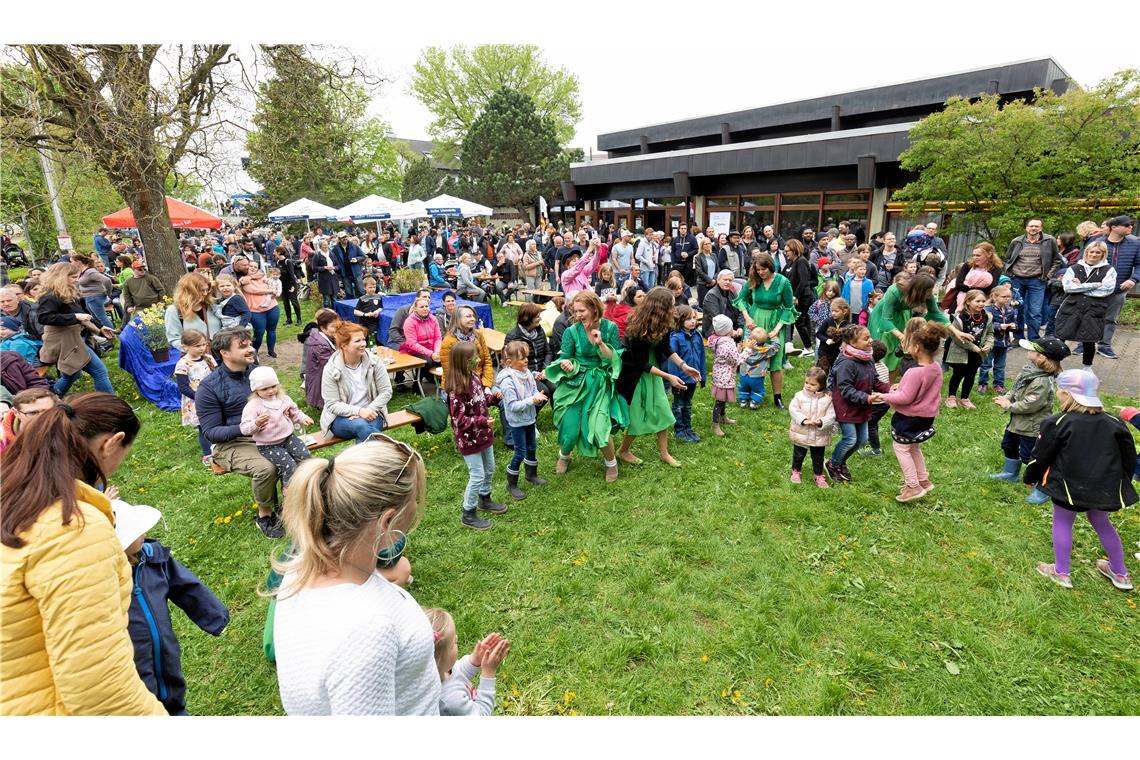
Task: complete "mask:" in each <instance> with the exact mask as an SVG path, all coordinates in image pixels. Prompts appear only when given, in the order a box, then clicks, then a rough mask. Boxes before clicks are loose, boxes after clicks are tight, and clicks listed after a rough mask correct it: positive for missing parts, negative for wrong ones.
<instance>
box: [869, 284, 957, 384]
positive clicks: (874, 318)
mask: <svg viewBox="0 0 1140 760" xmlns="http://www.w3.org/2000/svg"><path fill="white" fill-rule="evenodd" d="M911 317H923V318H924V319H929V320H932V321H934V322H941V323H942V324H944V325H948V324H950V319H949V317H947V316H946V315H945V314H944V313H943V312H942V309H941V307H939V305H938V299H937V298H935V297H934V294H933V293H931V294H930V298H928V299H927V301H926V313H925V314H916V313H913V312H912V311H911V310H910V308H909V307H908V306H907V305H906V299H905V298H903V294H902V291H901V290H899V286H898V285H891V286H890V287H889V288H887V292H886V293H884V294H883V297H882V298H881V299H879V302H878V303H877V304H875V308H874V309H871V316H870V317H868V318H867V329H868V330H870V331H871V338H872V339H873V340H881V341H883V343H884V344H885V345H886V347H887V355H886V356H884V357H883V364H885V365H887V369H889V370H891V371H892V372H894V371H895V370H896V369H898V366H899V360H900V359H899V357H898V356H897V355H895V349H896V348H898V347H899V339H898V338H896V337H895V334H894V332H893V331H894V330H898V331H899V332H902V331H903V330H905V329H906V323H907V322H908V321H909V320H910V318H911Z"/></svg>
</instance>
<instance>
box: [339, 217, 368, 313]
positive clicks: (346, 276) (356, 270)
mask: <svg viewBox="0 0 1140 760" xmlns="http://www.w3.org/2000/svg"><path fill="white" fill-rule="evenodd" d="M332 260H333V266H334V267H336V273H337V276H339V277H340V281H341V283H342V284H343V285H344V297H345V298H360V297H361V296H362V295H364V251H362V250H360V246H358V245H357V244H356V243H354V242H352V241H351V240H349V238H348V233H347V232H345V231H344V230H341V231H340V232H338V233H336V245H334V246H333V248H332Z"/></svg>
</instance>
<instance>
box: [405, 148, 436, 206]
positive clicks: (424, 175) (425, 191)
mask: <svg viewBox="0 0 1140 760" xmlns="http://www.w3.org/2000/svg"><path fill="white" fill-rule="evenodd" d="M445 177H446V175H445V174H444V172H443V171H441V170H439V169H436V168H435V167H433V166H432V165H431V160H430V159H428V158H413V159H410V160H409V161H408V165H407V168H405V169H404V179H403V183H402V186H401V188H400V200H402V201H404V202H407V201H410V200H414V199H416V198H419V199H420V200H421V201H426V200H427V199H428V198H434V197H435V196H437V195H439V194H440V192H441V189H442V188H443V183H444V179H445Z"/></svg>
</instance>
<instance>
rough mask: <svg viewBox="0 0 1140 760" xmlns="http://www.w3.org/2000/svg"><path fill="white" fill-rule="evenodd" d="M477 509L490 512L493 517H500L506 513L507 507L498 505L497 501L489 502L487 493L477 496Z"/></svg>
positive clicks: (489, 497) (489, 498) (489, 495)
mask: <svg viewBox="0 0 1140 760" xmlns="http://www.w3.org/2000/svg"><path fill="white" fill-rule="evenodd" d="M515 477H516V478H517V477H518V476H517V475H516V476H515ZM479 509H482V510H484V511H486V512H490V513H491V514H493V515H501V514H502V513H503V512H506V511H507V505H506V504H500V503H499V502H497V501H491V494H489V493H481V494H479Z"/></svg>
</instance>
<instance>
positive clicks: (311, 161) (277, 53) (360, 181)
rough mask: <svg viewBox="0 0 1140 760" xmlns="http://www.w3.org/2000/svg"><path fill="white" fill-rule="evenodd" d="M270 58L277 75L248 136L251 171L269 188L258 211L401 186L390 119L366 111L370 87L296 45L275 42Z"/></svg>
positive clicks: (265, 88)
mask: <svg viewBox="0 0 1140 760" xmlns="http://www.w3.org/2000/svg"><path fill="white" fill-rule="evenodd" d="M268 57H269V61H270V62H271V64H272V65H273V66H274V74H273V77H272V78H271V79H269V80H268V81H267V82H265V83H264V84H262V85H261V86H260V87H259V88H258V98H257V107H256V110H255V111H254V114H253V127H254V128H253V130H251V131H250V132H249V134H248V135H247V138H246V147H247V149H248V151H249V158H250V165H249V168H248V172H249V175H250V176H251V177H253V178H254V179H256V180H257V181H258V182H259V183H261V185H262V187H263V188H265V192H266V196H265V197H264V198H262V199H260V200H259V201H258V205H257V206H256V207H255V208H254V209H253V212H254V215H255V216H256V215H257V212H258V211H261V212H265V211H268V210H271V209H273V208H276V207H278V206H281V205H283V204H285V203H289V202H291V201H294V200H296V199H297V198H300V197H302V196H304V197H308V198H312V199H314V200H318V201H320V202H322V203H325V204H327V205H330V206H334V207H337V206H343V205H345V204H347V203H349V202H351V201H354V200H357V199H359V198H361V197H363V196H365V195H368V194H370V193H376V194H379V195H384V196H388V197H390V196H391V195H393V194H395V193H396V192H398V191H399V188H400V172H399V168H398V164H397V161H396V150H395V148H394V147H393V146H392V144H391V142H390V141H389V140H388V137H387V132H388V126H387V125H386V124H385V123H384V122H383V121H381V120H380V119H375V118H371V119H369V118H365V113H364V112H365V108H366V106H367V103H368V98H367V93H366V92H365V91H364V89H363V88H361V87H359V86H358V85H356V84H355V83H354V82H353V81H352V79H351V77H341V78H339V79H335V78H334V77H332V76H330V72H329V71H328V69H327V68H326V67H324V66H323V65H322V64H319V63H317V62H315V61H313V60H311V59H310V58H308V57H306V56H305V55H304V54H303V52H302V51H300V50H299V49H297V48H291V47H281V48H272V49H270V51H269V53H268Z"/></svg>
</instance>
